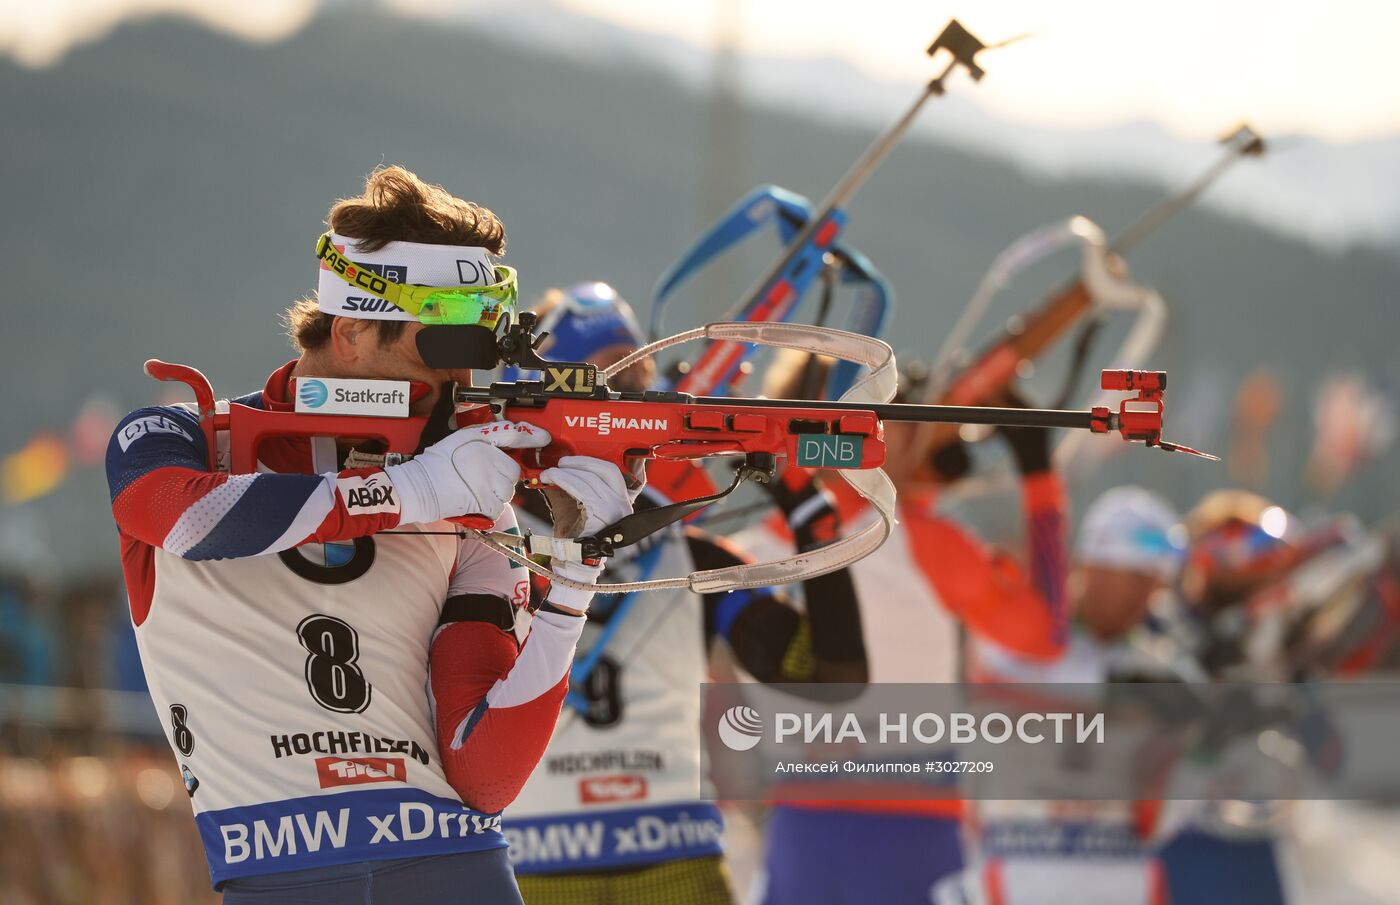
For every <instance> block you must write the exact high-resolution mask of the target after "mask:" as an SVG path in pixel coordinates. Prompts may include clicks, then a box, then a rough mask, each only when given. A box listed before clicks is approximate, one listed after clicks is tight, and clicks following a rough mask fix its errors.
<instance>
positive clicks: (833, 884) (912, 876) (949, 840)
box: [763, 807, 963, 905]
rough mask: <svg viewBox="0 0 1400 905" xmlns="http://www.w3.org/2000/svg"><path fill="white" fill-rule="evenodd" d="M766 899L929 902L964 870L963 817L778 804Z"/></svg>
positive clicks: (783, 902)
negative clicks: (939, 886)
mask: <svg viewBox="0 0 1400 905" xmlns="http://www.w3.org/2000/svg"><path fill="white" fill-rule="evenodd" d="M764 867H765V869H766V873H767V880H768V885H767V889H766V891H765V893H764V896H763V905H867V903H870V902H879V903H880V905H928V903H929V902H931V901H933V896H932V890H933V888H934V886H936V885H937V884H938V882H939V881H940V880H943V879H945V878H947V877H949V876H950V875H952V874H955V873H957V872H958V871H960V870H962V867H963V852H962V839H961V836H960V834H959V824H958V821H957V820H954V819H948V818H941V817H922V816H905V815H902V814H865V813H859V812H856V811H819V810H814V809H807V808H785V807H775V808H774V809H773V813H772V815H771V817H770V819H769V822H768V854H767V858H766V863H765V864H764Z"/></svg>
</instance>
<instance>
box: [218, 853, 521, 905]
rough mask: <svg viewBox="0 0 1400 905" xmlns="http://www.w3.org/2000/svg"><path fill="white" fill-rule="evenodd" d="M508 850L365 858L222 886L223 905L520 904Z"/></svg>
mask: <svg viewBox="0 0 1400 905" xmlns="http://www.w3.org/2000/svg"><path fill="white" fill-rule="evenodd" d="M508 852H509V849H504V848H498V849H492V850H490V851H485V852H465V853H463V854H460V855H439V856H437V857H432V858H399V859H396V860H390V861H362V862H360V863H358V864H338V865H335V866H334V867H320V868H315V869H313V870H299V871H293V872H291V873H285V874H268V875H266V876H261V877H244V878H243V879H241V880H230V881H229V882H227V883H225V884H224V905H522V901H521V898H520V889H519V887H517V886H516V885H515V872H514V871H512V870H511V866H510V856H509V854H508Z"/></svg>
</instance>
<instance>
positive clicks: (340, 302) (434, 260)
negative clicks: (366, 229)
mask: <svg viewBox="0 0 1400 905" xmlns="http://www.w3.org/2000/svg"><path fill="white" fill-rule="evenodd" d="M331 244H332V245H334V246H335V247H336V250H337V251H339V252H340V253H341V254H343V255H345V257H347V258H349V259H350V260H352V261H354V262H355V263H356V264H363V265H364V268H365V270H369V271H372V272H373V273H375V274H378V275H379V276H381V277H383V278H384V279H386V280H390V281H392V282H395V283H409V284H412V285H416V286H489V285H491V284H492V283H494V282H496V271H495V265H494V263H493V262H492V260H491V253H490V252H488V251H487V250H486V249H485V248H482V247H481V246H478V245H424V244H422V243H420V242H390V243H389V244H388V245H385V246H384V247H383V248H381V249H379V250H378V251H362V250H361V249H360V247H359V240H358V239H351V238H348V237H346V236H342V235H339V234H337V233H331ZM316 302H317V305H318V307H320V309H321V310H322V311H324V312H326V313H327V314H338V315H340V316H342V317H358V318H364V319H367V320H381V321H411V320H417V318H415V317H414V316H413V315H412V314H409V313H408V312H407V311H404V310H403V309H402V308H400V307H398V306H397V305H394V304H391V303H389V302H386V301H384V299H382V298H379V297H378V296H375V295H370V294H369V293H368V292H366V291H365V290H363V289H361V288H360V287H358V286H353V285H351V284H350V283H347V282H345V280H344V279H343V278H342V277H341V276H340V275H339V274H337V273H334V272H333V271H332V270H331V269H330V268H328V267H327V266H326V262H325V261H322V262H321V273H320V280H319V282H318V283H317V285H316Z"/></svg>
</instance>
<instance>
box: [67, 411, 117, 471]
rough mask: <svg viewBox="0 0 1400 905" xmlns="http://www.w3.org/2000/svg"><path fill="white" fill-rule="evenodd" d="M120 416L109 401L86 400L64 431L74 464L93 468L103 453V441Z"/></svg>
mask: <svg viewBox="0 0 1400 905" xmlns="http://www.w3.org/2000/svg"><path fill="white" fill-rule="evenodd" d="M119 419H120V413H118V411H117V406H116V404H115V403H113V402H112V400H110V399H108V398H107V397H106V396H102V395H96V394H95V395H92V396H89V397H88V400H87V402H84V403H83V407H82V408H80V409H78V415H77V417H75V418H74V419H73V426H72V427H70V428H69V430H68V445H69V449H70V451H71V452H72V454H73V461H74V462H75V463H76V464H78V465H96V464H97V463H98V462H101V461H102V459H103V457H104V456H106V454H107V441H108V440H109V439H110V438H111V436H112V431H114V430H116V429H117V421H118V420H119Z"/></svg>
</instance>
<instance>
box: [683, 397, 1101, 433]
mask: <svg viewBox="0 0 1400 905" xmlns="http://www.w3.org/2000/svg"><path fill="white" fill-rule="evenodd" d="M695 404H696V405H730V406H733V405H737V406H751V407H754V408H764V407H774V406H778V407H786V406H793V407H796V408H804V409H820V410H823V411H835V412H842V411H846V412H873V413H874V414H875V416H876V417H877V418H879V419H880V420H881V421H912V422H920V423H923V424H988V425H992V426H994V427H1045V428H1059V427H1064V428H1070V429H1079V430H1088V429H1090V427H1091V426H1092V423H1093V415H1092V413H1090V412H1089V411H1088V410H1086V409H1024V408H996V407H993V406H984V405H912V404H909V403H899V402H887V403H884V404H879V405H877V404H867V403H861V402H827V401H807V400H798V399H745V398H742V397H733V396H696V397H695Z"/></svg>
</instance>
